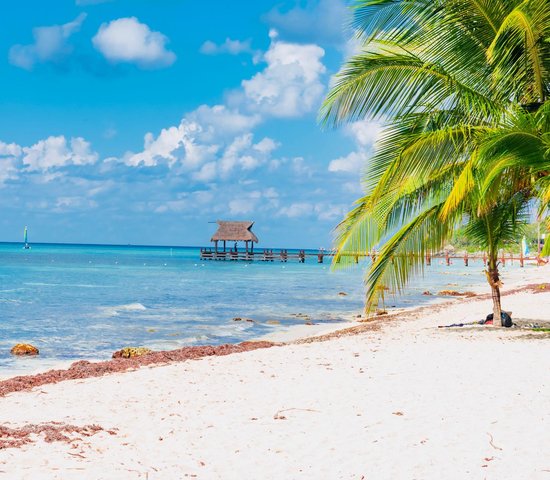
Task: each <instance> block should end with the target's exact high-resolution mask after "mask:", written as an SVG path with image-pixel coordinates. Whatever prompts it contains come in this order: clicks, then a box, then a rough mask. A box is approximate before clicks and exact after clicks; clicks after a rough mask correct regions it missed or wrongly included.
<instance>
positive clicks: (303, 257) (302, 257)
mask: <svg viewBox="0 0 550 480" xmlns="http://www.w3.org/2000/svg"><path fill="white" fill-rule="evenodd" d="M298 261H299V262H300V263H305V261H306V252H304V251H303V250H300V252H299V253H298Z"/></svg>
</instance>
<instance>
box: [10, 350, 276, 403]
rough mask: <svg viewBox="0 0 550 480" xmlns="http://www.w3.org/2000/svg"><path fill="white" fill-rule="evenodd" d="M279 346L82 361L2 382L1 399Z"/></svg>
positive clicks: (154, 353) (172, 352)
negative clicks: (66, 383)
mask: <svg viewBox="0 0 550 480" xmlns="http://www.w3.org/2000/svg"><path fill="white" fill-rule="evenodd" d="M274 345H276V344H275V343H272V342H242V343H238V344H236V345H230V344H225V345H216V346H212V345H205V346H197V347H183V348H179V349H177V350H170V351H161V352H151V353H149V354H146V355H141V356H139V357H132V358H115V359H113V360H106V361H104V362H88V361H87V360H80V361H78V362H75V363H73V364H72V365H71V366H70V367H69V368H68V369H66V370H49V371H47V372H44V373H39V374H36V375H25V376H19V377H14V378H10V379H8V380H4V381H2V382H0V397H3V396H5V395H7V394H8V393H13V392H19V391H21V390H30V389H31V388H34V387H37V386H40V385H45V384H48V383H57V382H62V381H64V380H76V379H81V378H89V377H101V376H102V375H107V374H109V373H116V372H125V371H127V370H134V369H136V368H139V367H141V366H146V365H155V364H163V363H170V362H181V361H185V360H193V359H198V358H203V357H210V356H222V355H230V354H232V353H240V352H248V351H251V350H256V349H258V348H269V347H272V346H274Z"/></svg>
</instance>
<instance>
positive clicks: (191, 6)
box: [0, 0, 378, 248]
mask: <svg viewBox="0 0 550 480" xmlns="http://www.w3.org/2000/svg"><path fill="white" fill-rule="evenodd" d="M53 5H55V6H53ZM348 15H349V11H348V9H347V7H346V3H345V0H309V1H294V0H292V1H284V0H283V1H280V2H274V1H265V0H256V1H254V2H250V1H245V0H240V1H235V2H222V1H221V0H220V1H218V0H215V1H213V2H208V3H207V4H206V3H205V2H192V1H186V0H154V1H153V0H110V1H109V0H103V1H102V0H58V1H56V2H44V1H39V0H35V1H21V2H17V3H15V2H14V3H13V4H12V5H11V6H10V8H9V9H8V10H7V12H5V16H4V22H3V28H2V29H1V30H0V78H1V79H2V84H3V88H2V89H0V104H1V105H2V115H0V199H1V204H2V216H1V218H0V229H1V230H0V232H1V234H0V240H2V241H18V240H20V239H21V237H22V231H23V227H24V226H25V225H28V226H29V235H30V238H31V240H34V241H37V242H38V241H47V242H82V243H121V244H126V243H132V244H155V245H204V244H207V243H208V240H209V238H210V236H211V234H212V231H213V230H214V226H213V225H212V224H211V223H208V222H211V221H214V220H217V219H235V220H254V221H255V222H256V225H255V228H254V230H255V231H256V233H257V235H258V236H259V237H260V241H261V243H260V247H261V246H262V245H263V246H286V247H314V248H315V247H319V246H325V247H328V246H330V245H331V239H332V230H333V228H334V226H335V225H336V224H337V223H338V221H339V220H340V219H341V218H342V216H343V214H344V213H345V212H346V211H347V210H348V209H349V208H350V206H351V204H352V203H353V201H354V200H355V199H356V198H357V197H358V196H359V195H360V188H359V176H360V169H361V165H362V164H363V163H364V161H365V158H366V157H367V156H368V154H369V152H370V151H371V149H372V144H373V142H374V140H375V138H376V133H377V131H378V126H377V125H375V124H372V123H368V122H359V123H356V124H353V125H349V126H347V127H345V128H342V129H340V130H338V131H322V130H321V129H320V127H319V125H318V124H317V121H316V115H317V111H318V108H319V106H320V104H321V102H322V99H323V96H324V94H325V93H326V91H327V88H328V85H329V83H330V79H331V76H332V75H333V74H334V73H336V72H337V70H338V68H339V67H340V65H341V63H342V61H343V59H344V58H345V56H346V55H348V54H349V53H350V52H352V51H353V48H354V44H353V41H352V40H350V39H349V37H350V33H349V32H348V31H346V29H345V28H344V24H345V23H346V22H347V21H348V20H349V18H348Z"/></svg>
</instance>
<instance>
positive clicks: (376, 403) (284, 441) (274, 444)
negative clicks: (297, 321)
mask: <svg viewBox="0 0 550 480" xmlns="http://www.w3.org/2000/svg"><path fill="white" fill-rule="evenodd" d="M549 279H550V269H549V267H541V268H534V267H529V268H526V269H525V270H523V271H518V272H517V273H516V274H515V276H514V277H513V278H509V279H506V277H505V279H504V281H505V282H506V285H505V289H504V292H506V290H509V289H510V288H511V287H512V286H513V285H520V284H525V283H537V282H539V283H540V282H544V281H548V280H549ZM503 307H504V309H505V310H511V311H512V312H513V317H514V320H520V319H521V320H525V321H529V322H537V321H539V322H540V321H543V320H546V321H550V308H549V307H550V293H548V292H543V293H533V292H531V291H524V292H520V293H516V294H513V295H508V296H505V297H503ZM490 311H491V300H490V299H478V298H475V297H474V298H468V299H452V300H450V301H449V302H448V303H446V304H445V305H444V306H434V307H431V308H426V307H425V308H423V309H419V310H416V311H412V312H405V313H402V314H401V315H400V316H399V318H398V319H394V320H389V321H384V320H383V319H379V320H377V321H376V322H375V323H374V324H373V328H372V329H370V330H369V329H364V331H363V332H361V333H356V334H354V335H342V336H339V337H335V338H332V339H330V340H324V341H309V342H302V343H300V342H297V343H293V344H286V345H283V346H276V347H272V348H267V349H261V350H255V351H252V352H246V353H240V354H233V355H228V356H224V357H208V358H203V359H200V360H193V361H187V362H182V363H174V364H169V365H164V366H155V367H144V368H141V369H139V370H136V371H131V372H126V373H119V374H112V375H107V376H104V377H99V378H89V379H84V380H75V381H66V382H61V383H58V384H53V385H44V386H41V387H37V388H35V389H33V390H31V391H25V392H17V393H11V394H8V395H7V396H5V397H3V398H0V424H2V425H4V426H7V427H11V428H19V427H22V426H24V425H26V424H29V423H32V424H41V423H48V422H62V423H64V424H71V425H77V426H84V425H89V424H96V425H99V426H101V427H103V428H104V429H105V430H114V432H113V433H115V434H110V433H108V432H107V431H100V432H98V433H97V434H95V435H91V436H85V435H82V434H74V435H71V436H70V437H71V439H72V441H71V442H69V443H67V442H52V443H47V442H45V441H44V439H43V437H41V436H35V437H33V442H32V443H28V444H25V445H23V446H21V447H20V448H5V449H2V450H0V478H2V479H4V478H5V479H31V478H32V479H63V480H68V479H95V480H99V479H149V480H154V479H161V478H162V479H167V478H169V479H186V478H197V479H285V480H286V479H327V480H333V479H354V480H361V479H363V480H367V479H376V480H380V479H422V480H425V479H499V480H502V479H511V480H512V479H513V480H517V479H534V480H536V479H541V480H546V479H550V455H549V454H548V453H549V446H550V349H549V345H550V336H549V334H548V333H539V332H533V331H530V330H527V329H503V328H496V329H495V328H490V327H486V326H466V327H462V328H437V325H446V324H451V323H458V322H465V323H466V322H471V321H474V320H480V319H482V318H484V317H485V315H486V314H487V313H489V312H490ZM377 326H379V327H380V328H377Z"/></svg>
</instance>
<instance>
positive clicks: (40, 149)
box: [22, 135, 98, 171]
mask: <svg viewBox="0 0 550 480" xmlns="http://www.w3.org/2000/svg"><path fill="white" fill-rule="evenodd" d="M97 160H98V155H97V153H96V152H93V151H92V150H91V148H90V143H89V142H87V141H86V140H84V139H83V138H82V137H77V138H72V139H71V140H70V143H69V144H68V143H67V140H66V138H65V137H64V136H63V135H61V136H58V137H48V138H47V139H45V140H40V141H39V142H37V143H35V144H34V145H33V146H31V147H24V148H23V158H22V161H23V165H25V166H26V170H27V171H39V170H43V171H45V170H49V169H51V168H57V167H64V166H66V165H89V164H93V163H95V162H97Z"/></svg>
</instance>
